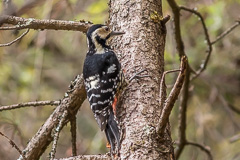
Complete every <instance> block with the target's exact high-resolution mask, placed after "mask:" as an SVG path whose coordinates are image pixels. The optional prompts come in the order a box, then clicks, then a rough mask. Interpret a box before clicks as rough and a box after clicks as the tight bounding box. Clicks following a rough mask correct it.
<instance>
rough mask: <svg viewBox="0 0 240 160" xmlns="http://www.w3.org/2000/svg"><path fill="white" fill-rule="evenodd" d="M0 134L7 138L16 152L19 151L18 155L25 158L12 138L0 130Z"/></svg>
mask: <svg viewBox="0 0 240 160" xmlns="http://www.w3.org/2000/svg"><path fill="white" fill-rule="evenodd" d="M0 135H1V136H3V137H4V138H6V139H7V140H8V142H9V143H10V144H11V145H12V147H14V148H15V149H16V150H17V151H18V153H20V155H21V156H22V157H23V159H24V160H25V157H24V156H23V155H22V151H21V150H20V148H19V147H18V146H17V145H16V143H15V142H13V140H11V139H10V138H8V137H7V136H6V135H5V134H3V133H2V132H0Z"/></svg>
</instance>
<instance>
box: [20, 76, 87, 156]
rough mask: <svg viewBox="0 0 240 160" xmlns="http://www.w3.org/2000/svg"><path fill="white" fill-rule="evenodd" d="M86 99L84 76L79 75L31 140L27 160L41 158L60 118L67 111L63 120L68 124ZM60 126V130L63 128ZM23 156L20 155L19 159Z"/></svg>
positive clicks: (27, 148)
mask: <svg viewBox="0 0 240 160" xmlns="http://www.w3.org/2000/svg"><path fill="white" fill-rule="evenodd" d="M85 99H86V91H85V87H84V81H83V78H82V76H77V77H76V79H75V80H74V81H73V82H71V85H70V87H69V90H68V91H67V92H66V94H65V97H64V98H63V99H62V100H61V104H59V105H58V106H57V107H56V109H55V110H54V112H53V113H52V114H51V115H50V116H49V118H48V119H47V120H46V122H45V123H44V124H43V125H42V127H41V128H40V129H39V130H38V132H37V133H36V134H35V135H34V136H33V137H32V139H31V140H30V141H29V143H28V145H27V147H26V148H25V149H24V151H23V153H24V156H25V157H26V160H33V159H39V158H40V156H41V155H42V153H43V152H44V151H45V150H46V149H47V147H48V146H49V144H50V143H51V142H52V140H53V136H52V135H53V134H52V133H53V130H54V128H55V127H56V126H57V125H58V123H59V121H58V118H59V117H61V116H62V114H63V113H64V112H65V111H66V112H67V115H68V116H67V117H66V118H65V120H64V121H63V125H62V127H63V126H64V125H66V124H67V123H68V122H69V121H70V119H71V116H72V115H76V114H77V112H78V110H79V108H80V107H81V104H82V103H83V101H84V100H85ZM62 127H60V130H61V129H62ZM20 159H22V157H19V160H20Z"/></svg>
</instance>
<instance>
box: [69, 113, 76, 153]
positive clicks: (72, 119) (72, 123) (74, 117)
mask: <svg viewBox="0 0 240 160" xmlns="http://www.w3.org/2000/svg"><path fill="white" fill-rule="evenodd" d="M76 121H77V119H76V115H74V116H72V118H71V120H70V124H71V130H70V131H71V137H72V156H76V155H77V144H76V139H77V133H76V132H77V122H76Z"/></svg>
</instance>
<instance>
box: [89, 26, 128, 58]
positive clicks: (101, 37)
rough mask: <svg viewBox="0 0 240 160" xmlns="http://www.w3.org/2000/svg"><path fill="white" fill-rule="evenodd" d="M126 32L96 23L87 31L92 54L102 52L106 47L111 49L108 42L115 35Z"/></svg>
mask: <svg viewBox="0 0 240 160" xmlns="http://www.w3.org/2000/svg"><path fill="white" fill-rule="evenodd" d="M122 34H124V32H115V31H111V30H110V29H109V27H108V26H106V25H102V24H96V25H93V26H91V27H90V28H89V29H88V31H87V42H88V49H89V52H88V53H90V54H94V53H96V54H102V53H104V51H105V49H110V47H109V45H108V43H109V41H110V40H111V39H112V37H114V36H118V35H122Z"/></svg>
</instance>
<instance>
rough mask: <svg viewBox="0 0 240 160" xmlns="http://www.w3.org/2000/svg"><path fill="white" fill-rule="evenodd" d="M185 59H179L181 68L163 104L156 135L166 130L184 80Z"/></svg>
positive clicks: (184, 57)
mask: <svg viewBox="0 0 240 160" xmlns="http://www.w3.org/2000/svg"><path fill="white" fill-rule="evenodd" d="M187 64H188V61H187V57H186V56H183V57H182V59H181V67H180V70H181V71H180V73H179V74H178V77H177V80H176V82H175V84H174V86H173V88H172V90H171V92H170V94H169V96H168V98H167V99H166V101H165V104H164V106H163V109H162V114H161V116H160V122H159V125H158V129H157V131H158V133H159V134H160V135H162V134H163V133H164V130H165V128H166V125H167V123H168V119H169V116H170V113H171V111H172V108H173V106H174V104H175V102H176V100H177V98H178V95H179V93H180V91H181V88H182V85H183V82H184V79H185V74H186V68H187Z"/></svg>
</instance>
